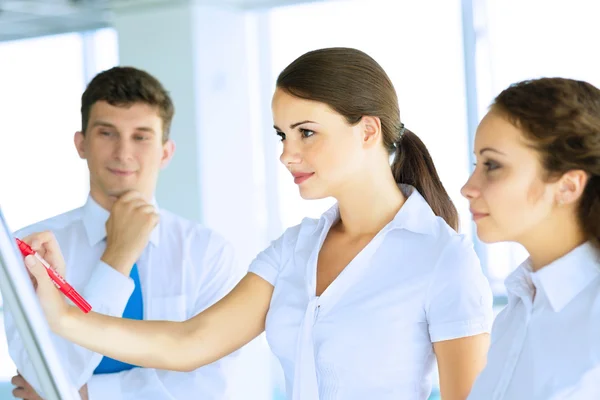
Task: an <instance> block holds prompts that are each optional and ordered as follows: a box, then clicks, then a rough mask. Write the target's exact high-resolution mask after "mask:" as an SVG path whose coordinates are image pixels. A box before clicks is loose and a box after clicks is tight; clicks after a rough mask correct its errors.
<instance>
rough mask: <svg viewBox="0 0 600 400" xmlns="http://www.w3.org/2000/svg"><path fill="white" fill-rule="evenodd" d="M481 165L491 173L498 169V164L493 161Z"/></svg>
mask: <svg viewBox="0 0 600 400" xmlns="http://www.w3.org/2000/svg"><path fill="white" fill-rule="evenodd" d="M483 165H485V167H486V169H487V170H488V171H493V170H495V169H498V168H500V164H498V163H497V162H494V161H486V162H485V163H483Z"/></svg>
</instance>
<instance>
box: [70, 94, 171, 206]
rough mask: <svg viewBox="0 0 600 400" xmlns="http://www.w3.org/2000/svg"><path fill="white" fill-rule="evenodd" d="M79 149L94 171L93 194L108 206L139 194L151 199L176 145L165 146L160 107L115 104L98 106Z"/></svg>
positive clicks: (79, 137) (77, 140)
mask: <svg viewBox="0 0 600 400" xmlns="http://www.w3.org/2000/svg"><path fill="white" fill-rule="evenodd" d="M75 146H76V148H77V151H78V153H79V156H80V157H81V158H82V159H85V160H86V161H87V163H88V168H89V170H90V193H91V195H92V198H94V200H96V202H98V203H99V204H100V205H101V206H102V207H104V208H106V209H110V207H111V206H112V203H113V202H114V200H116V199H117V198H118V197H119V196H121V195H122V194H124V193H126V192H128V191H131V190H135V191H138V192H140V193H142V195H143V196H144V197H145V198H146V199H147V200H150V199H152V197H153V196H154V190H155V188H156V182H157V179H158V173H159V171H160V169H161V168H162V167H164V166H166V164H167V163H168V162H169V160H170V159H171V157H172V156H173V152H174V150H175V146H174V144H173V142H172V141H170V140H167V141H166V142H164V143H163V120H162V118H161V117H160V114H159V110H158V108H156V107H153V106H150V105H148V104H144V103H134V104H132V105H128V106H112V105H110V104H108V103H107V102H105V101H98V102H96V103H94V105H93V106H92V108H91V110H90V114H89V121H88V125H87V130H86V132H85V134H84V133H83V132H77V133H76V134H75Z"/></svg>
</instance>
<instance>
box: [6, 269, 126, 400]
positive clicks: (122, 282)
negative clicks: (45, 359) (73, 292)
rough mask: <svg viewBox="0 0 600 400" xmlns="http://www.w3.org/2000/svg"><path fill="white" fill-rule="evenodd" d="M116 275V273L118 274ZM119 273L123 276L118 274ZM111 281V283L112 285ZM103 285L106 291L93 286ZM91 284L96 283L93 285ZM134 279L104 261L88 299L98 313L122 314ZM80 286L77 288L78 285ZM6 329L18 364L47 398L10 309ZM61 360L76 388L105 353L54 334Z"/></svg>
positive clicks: (85, 291)
mask: <svg viewBox="0 0 600 400" xmlns="http://www.w3.org/2000/svg"><path fill="white" fill-rule="evenodd" d="M115 274H116V275H115ZM117 275H119V276H117ZM107 282H110V284H108V283H107ZM95 285H98V288H100V287H101V286H100V285H104V286H103V290H104V291H103V292H101V291H100V290H96V289H94V287H93V286H95ZM90 286H92V287H91V288H90ZM133 286H134V284H133V281H131V279H130V278H128V277H125V276H123V275H121V274H120V273H118V272H116V271H115V270H114V269H112V268H111V267H110V266H108V265H106V264H104V263H102V262H100V263H98V265H97V266H96V268H95V269H94V270H93V272H92V278H91V280H90V281H89V283H88V285H87V286H86V287H85V288H84V289H83V290H82V294H83V296H84V298H85V299H86V300H87V301H88V302H89V303H90V305H91V306H92V309H93V310H94V311H95V312H98V313H101V314H107V315H112V316H118V317H120V316H121V315H122V314H123V310H124V309H125V306H126V304H127V301H128V299H129V297H130V296H131V293H132V291H133ZM76 289H77V288H76ZM4 329H5V331H6V339H7V342H8V351H9V354H10V356H11V358H12V360H13V362H14V363H15V365H16V366H17V369H18V370H19V373H20V374H21V375H22V376H23V377H24V378H25V380H26V381H27V382H29V384H30V385H31V386H32V387H33V388H34V389H35V390H36V392H37V393H38V394H40V396H42V397H43V395H44V394H43V392H42V390H41V387H40V385H39V382H38V378H37V374H36V372H35V369H34V366H33V363H32V361H31V359H30V358H29V355H28V353H27V350H26V349H25V346H24V344H23V341H22V339H21V336H20V334H19V332H18V329H17V327H16V325H15V323H14V321H13V318H12V314H11V312H10V310H9V309H5V315H4ZM50 335H51V338H52V342H53V344H54V346H55V348H56V349H57V353H58V354H59V357H60V358H61V362H62V364H63V365H64V367H65V370H66V372H67V374H68V376H69V378H70V379H71V382H73V384H74V385H75V387H76V388H78V389H79V388H81V387H82V386H83V385H84V384H85V383H86V382H87V381H88V380H89V379H90V377H91V376H92V374H93V372H94V370H95V369H96V367H97V366H98V364H99V363H100V361H101V359H102V356H101V355H100V354H97V353H94V352H92V351H89V350H87V349H85V348H83V347H81V346H78V345H76V344H74V343H72V342H69V341H67V340H65V339H63V338H62V337H60V336H58V335H55V334H53V333H51V334H50Z"/></svg>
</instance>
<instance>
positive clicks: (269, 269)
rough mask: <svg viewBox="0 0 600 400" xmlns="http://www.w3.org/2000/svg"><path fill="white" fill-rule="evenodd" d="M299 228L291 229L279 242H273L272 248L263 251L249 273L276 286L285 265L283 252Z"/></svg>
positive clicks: (251, 265) (253, 262)
mask: <svg viewBox="0 0 600 400" xmlns="http://www.w3.org/2000/svg"><path fill="white" fill-rule="evenodd" d="M297 228H298V227H294V228H290V229H288V230H286V231H285V232H284V234H283V235H281V236H280V237H279V238H278V239H277V240H274V241H272V242H271V244H270V246H269V247H267V248H266V249H265V250H263V251H261V252H260V253H259V254H258V255H257V256H256V258H255V259H254V260H253V261H252V263H251V264H250V267H249V268H248V272H252V273H253V274H256V275H258V276H260V277H261V278H263V279H264V280H265V281H267V282H269V283H270V284H271V285H273V286H275V282H276V281H277V277H278V276H279V271H280V270H281V267H282V265H283V251H284V247H285V243H286V242H288V241H289V240H290V236H291V235H294V233H296V235H297V232H294V231H297Z"/></svg>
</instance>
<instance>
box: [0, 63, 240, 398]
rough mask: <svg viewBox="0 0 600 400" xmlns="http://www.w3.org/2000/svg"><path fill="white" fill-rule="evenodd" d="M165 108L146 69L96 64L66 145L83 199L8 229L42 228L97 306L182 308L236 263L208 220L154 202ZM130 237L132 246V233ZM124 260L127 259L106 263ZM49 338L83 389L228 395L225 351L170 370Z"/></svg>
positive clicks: (19, 391) (105, 309) (11, 337)
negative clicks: (80, 178)
mask: <svg viewBox="0 0 600 400" xmlns="http://www.w3.org/2000/svg"><path fill="white" fill-rule="evenodd" d="M173 114H174V107H173V104H172V102H171V99H170V98H169V95H168V93H167V92H166V91H165V89H164V88H163V86H162V85H161V84H160V82H159V81H158V80H156V79H155V78H154V77H153V76H151V75H149V74H148V73H146V72H144V71H140V70H138V69H135V68H129V67H115V68H112V69H110V70H108V71H104V72H102V73H100V74H98V75H97V76H96V77H95V78H94V79H93V80H92V81H91V82H90V83H89V85H88V87H87V88H86V90H85V92H84V93H83V96H82V101H81V117H82V129H81V131H80V132H77V133H75V147H76V148H77V152H78V153H79V156H80V157H81V158H82V159H85V160H86V161H87V165H88V168H89V172H90V193H89V197H88V199H87V202H86V203H85V205H83V206H82V207H81V208H78V209H75V210H72V211H69V212H67V213H65V214H61V215H59V216H56V217H53V218H50V219H49V220H46V221H42V222H40V223H37V224H34V225H32V226H29V227H27V228H25V229H23V230H21V231H19V232H17V234H16V236H18V237H23V236H26V235H28V234H29V233H32V232H36V231H42V230H51V231H53V233H54V235H55V236H56V238H57V240H58V242H59V243H60V246H61V248H62V249H63V252H64V257H65V259H66V261H67V265H68V268H67V272H66V275H67V276H66V278H67V281H69V282H70V283H71V285H73V286H74V287H75V288H76V289H77V290H78V291H79V292H80V293H81V294H82V295H83V296H84V298H86V300H87V301H88V302H89V303H90V304H91V305H92V307H93V309H94V311H96V312H100V313H103V314H108V315H113V316H123V317H124V318H132V319H150V320H185V319H188V318H190V317H192V316H193V315H195V314H197V313H199V312H200V311H202V310H204V309H206V308H207V307H209V306H210V305H212V304H214V303H215V302H216V301H218V300H219V299H220V298H222V297H223V296H224V295H225V294H227V293H228V292H229V291H230V290H231V289H232V288H233V286H235V284H236V283H237V282H238V281H239V280H240V279H241V278H242V276H243V275H244V272H245V271H243V270H241V269H239V268H237V267H235V266H234V262H233V253H232V250H231V247H230V245H229V244H228V243H227V242H225V241H224V240H223V239H222V238H221V237H220V236H218V235H217V234H216V233H215V232H212V231H211V230H209V229H207V228H204V227H202V226H200V225H198V224H196V223H193V222H191V221H188V220H185V219H183V218H181V217H179V216H176V215H174V214H172V213H169V212H167V211H164V210H160V211H159V210H158V206H157V204H156V202H155V200H154V191H155V187H156V183H157V179H158V173H159V170H160V169H161V168H162V167H164V166H165V165H166V164H167V163H168V162H169V160H170V159H171V157H172V156H173V153H174V150H175V146H174V143H173V142H172V141H171V140H170V139H169V128H170V124H171V120H172V118H173ZM139 238H143V239H144V240H143V241H142V242H143V244H144V246H143V247H141V246H139V245H136V243H139V242H140V241H139ZM124 262H125V263H126V264H127V265H128V266H131V267H128V268H127V269H121V270H117V269H116V268H113V267H111V265H115V266H117V265H123V263H124ZM7 311H10V310H7ZM5 327H6V333H7V339H8V343H9V352H10V355H11V357H12V359H13V360H14V362H15V364H16V365H17V368H18V370H19V374H18V375H17V376H15V377H14V378H13V380H12V382H13V384H14V385H15V386H16V387H15V390H14V391H13V394H14V395H15V397H17V398H20V399H26V400H35V399H39V398H40V396H39V395H38V394H37V393H36V389H37V391H38V392H39V385H38V384H37V377H36V376H35V371H34V369H33V365H32V363H31V361H30V359H29V357H28V355H27V353H26V350H25V348H24V346H23V343H22V341H21V338H20V337H19V334H18V332H17V329H16V327H15V325H14V322H13V320H12V318H11V316H10V312H7V315H6V318H5ZM53 339H54V342H55V344H56V346H57V348H58V349H59V354H60V356H61V360H62V362H63V363H64V366H65V368H66V370H67V371H68V374H69V376H70V378H71V380H72V382H73V383H74V384H76V385H77V388H81V389H80V393H81V396H82V398H84V399H88V398H89V399H90V400H98V399H100V400H106V399H110V400H127V399H145V400H159V399H189V398H199V399H219V400H221V399H226V398H227V392H228V387H229V386H230V384H231V382H230V380H231V378H232V376H231V375H232V372H231V369H232V367H233V365H232V364H233V363H234V359H235V356H233V357H227V358H225V359H223V360H220V361H218V362H215V363H213V364H211V365H208V366H206V367H202V368H200V369H198V370H196V371H194V372H192V373H180V372H169V371H161V370H153V369H146V368H138V367H135V366H132V365H128V364H124V363H121V362H118V361H116V360H113V359H110V358H107V357H103V356H101V355H99V354H96V353H92V352H90V351H87V350H85V349H83V348H81V347H79V346H76V345H74V344H72V343H69V342H67V341H65V340H64V339H62V338H59V337H56V336H55V337H53ZM199 345H201V344H200V343H199Z"/></svg>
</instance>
